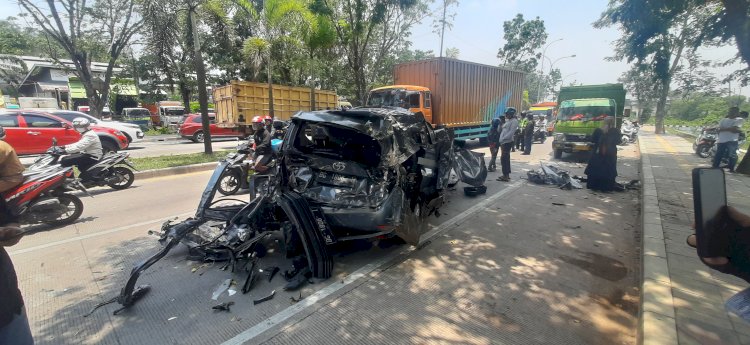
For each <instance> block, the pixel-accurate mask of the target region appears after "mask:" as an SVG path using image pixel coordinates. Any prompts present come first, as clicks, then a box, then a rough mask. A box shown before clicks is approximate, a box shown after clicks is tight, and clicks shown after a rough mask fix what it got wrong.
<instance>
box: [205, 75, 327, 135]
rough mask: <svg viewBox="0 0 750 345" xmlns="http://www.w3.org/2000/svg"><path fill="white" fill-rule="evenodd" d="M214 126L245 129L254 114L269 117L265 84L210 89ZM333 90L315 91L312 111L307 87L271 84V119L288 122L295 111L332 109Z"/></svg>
mask: <svg viewBox="0 0 750 345" xmlns="http://www.w3.org/2000/svg"><path fill="white" fill-rule="evenodd" d="M213 99H214V106H215V109H216V123H217V125H219V126H220V127H229V128H234V127H240V128H246V129H249V127H250V121H251V120H252V118H253V116H256V115H269V102H268V84H266V83H253V82H247V81H237V80H234V81H232V82H231V83H230V84H229V85H225V86H222V87H217V88H215V89H214V90H213ZM337 102H338V97H337V96H336V92H335V91H327V90H315V103H316V106H315V109H312V108H311V105H312V94H311V92H310V88H305V87H294V86H283V85H273V109H274V118H275V119H278V120H284V121H286V120H289V119H290V118H291V117H292V116H294V114H296V113H297V112H298V111H309V110H325V109H334V108H335V107H336V105H337Z"/></svg>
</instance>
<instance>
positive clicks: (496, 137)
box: [487, 118, 503, 171]
mask: <svg viewBox="0 0 750 345" xmlns="http://www.w3.org/2000/svg"><path fill="white" fill-rule="evenodd" d="M502 122H503V121H502V120H501V119H499V118H496V119H494V120H492V125H491V126H490V130H489V131H488V132H487V142H488V143H489V146H490V155H491V156H492V158H490V165H489V167H488V168H487V171H495V170H496V169H497V165H496V162H497V152H498V151H499V150H500V131H502Z"/></svg>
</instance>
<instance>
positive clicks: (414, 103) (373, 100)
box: [367, 85, 433, 123]
mask: <svg viewBox="0 0 750 345" xmlns="http://www.w3.org/2000/svg"><path fill="white" fill-rule="evenodd" d="M367 105H368V106H376V107H401V108H404V109H408V110H409V111H410V112H412V113H415V114H416V113H417V112H422V114H423V115H424V118H425V120H427V122H429V123H433V122H432V94H431V92H430V89H428V88H426V87H423V86H415V85H390V86H384V87H379V88H376V89H372V90H371V91H370V95H369V96H368V97H367Z"/></svg>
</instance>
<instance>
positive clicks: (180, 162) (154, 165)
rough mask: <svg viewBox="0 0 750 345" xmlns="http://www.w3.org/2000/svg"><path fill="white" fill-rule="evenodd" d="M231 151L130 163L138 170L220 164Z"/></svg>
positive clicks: (151, 158) (149, 158)
mask: <svg viewBox="0 0 750 345" xmlns="http://www.w3.org/2000/svg"><path fill="white" fill-rule="evenodd" d="M230 152H233V151H229V150H222V151H216V152H214V153H213V154H211V155H207V154H204V153H188V154H180V155H170V156H159V157H143V158H131V159H130V161H131V162H133V165H135V167H136V168H137V169H138V170H151V169H164V168H173V167H180V166H185V165H192V164H200V163H211V162H218V161H219V160H221V159H222V158H224V157H226V155H227V154H229V153H230Z"/></svg>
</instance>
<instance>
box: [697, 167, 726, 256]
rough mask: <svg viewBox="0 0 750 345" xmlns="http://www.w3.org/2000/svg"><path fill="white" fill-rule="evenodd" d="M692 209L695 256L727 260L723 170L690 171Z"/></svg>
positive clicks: (699, 169)
mask: <svg viewBox="0 0 750 345" xmlns="http://www.w3.org/2000/svg"><path fill="white" fill-rule="evenodd" d="M693 205H694V208H695V236H696V240H697V242H698V243H697V245H698V255H699V256H700V257H704V258H706V257H719V256H729V254H730V250H731V245H730V241H729V238H730V234H729V232H728V230H729V229H728V226H727V225H728V224H727V216H726V206H727V187H726V182H725V179H724V170H722V169H718V168H695V169H693Z"/></svg>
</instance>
